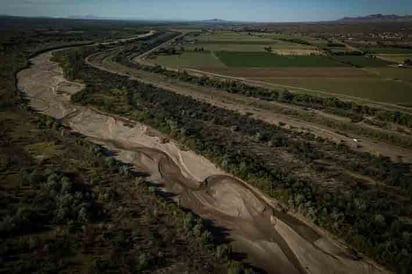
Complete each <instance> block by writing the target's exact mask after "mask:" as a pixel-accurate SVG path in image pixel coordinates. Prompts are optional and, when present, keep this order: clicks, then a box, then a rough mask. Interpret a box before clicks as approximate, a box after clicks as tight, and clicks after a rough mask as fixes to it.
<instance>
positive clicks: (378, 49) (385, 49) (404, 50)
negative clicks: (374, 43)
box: [360, 47, 412, 54]
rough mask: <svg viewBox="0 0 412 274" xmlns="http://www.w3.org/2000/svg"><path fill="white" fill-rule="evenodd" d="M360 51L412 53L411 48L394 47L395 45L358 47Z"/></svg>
mask: <svg viewBox="0 0 412 274" xmlns="http://www.w3.org/2000/svg"><path fill="white" fill-rule="evenodd" d="M360 49H361V50H362V51H368V52H371V53H382V54H407V53H411V54H412V48H410V49H408V48H395V47H364V48H360Z"/></svg>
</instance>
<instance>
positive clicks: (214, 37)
mask: <svg viewBox="0 0 412 274" xmlns="http://www.w3.org/2000/svg"><path fill="white" fill-rule="evenodd" d="M194 39H195V40H198V41H200V42H207V41H212V42H219V41H220V42H230V41H233V42H240V41H243V42H263V43H264V42H272V41H273V40H272V39H270V38H261V37H257V36H254V35H249V34H248V33H246V32H241V33H239V32H214V33H210V32H207V33H202V34H200V35H199V36H197V37H194Z"/></svg>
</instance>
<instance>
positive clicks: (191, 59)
mask: <svg viewBox="0 0 412 274" xmlns="http://www.w3.org/2000/svg"><path fill="white" fill-rule="evenodd" d="M155 62H156V63H157V64H159V65H162V66H168V67H175V68H181V67H198V66H199V64H202V66H205V67H224V64H223V63H222V62H221V61H220V60H219V59H218V58H217V57H216V56H215V55H214V54H213V53H211V52H185V53H183V54H180V55H161V56H157V57H156V60H155Z"/></svg>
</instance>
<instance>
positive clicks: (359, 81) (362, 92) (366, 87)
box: [254, 77, 412, 105]
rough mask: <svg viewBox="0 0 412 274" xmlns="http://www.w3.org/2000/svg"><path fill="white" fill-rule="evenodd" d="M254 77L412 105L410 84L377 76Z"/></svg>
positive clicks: (411, 86)
mask: <svg viewBox="0 0 412 274" xmlns="http://www.w3.org/2000/svg"><path fill="white" fill-rule="evenodd" d="M254 79H257V80H262V81H267V82H271V83H276V84H281V85H288V86H294V87H299V88H306V89H312V90H318V91H322V92H330V93H338V94H342V95H349V96H354V97H360V98H365V99H371V100H374V101H379V102H386V103H393V104H401V105H412V85H410V84H408V83H404V82H399V81H394V80H384V79H379V78H370V77H369V78H357V77H351V78H349V77H348V78H317V77H277V78H259V77H256V78H254Z"/></svg>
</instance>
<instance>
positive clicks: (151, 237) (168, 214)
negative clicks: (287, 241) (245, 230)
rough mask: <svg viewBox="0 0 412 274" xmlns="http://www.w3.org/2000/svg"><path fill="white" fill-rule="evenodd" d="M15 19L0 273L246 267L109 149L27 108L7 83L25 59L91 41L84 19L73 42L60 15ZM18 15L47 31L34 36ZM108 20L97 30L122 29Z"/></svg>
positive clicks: (1, 67) (3, 95)
mask: <svg viewBox="0 0 412 274" xmlns="http://www.w3.org/2000/svg"><path fill="white" fill-rule="evenodd" d="M10 20H11V19H10ZM14 20H17V22H20V24H23V25H24V27H19V24H17V23H13V24H12V23H10V24H11V25H12V26H13V28H9V29H8V30H7V31H6V30H2V34H4V35H2V36H0V37H1V41H0V45H1V47H0V48H1V54H0V79H1V81H0V128H1V130H0V135H1V137H0V178H1V180H0V181H1V185H0V198H1V199H0V201H1V202H0V203H1V207H0V254H1V260H0V272H2V273H58V272H64V273H136V272H139V273H140V272H143V273H151V272H153V271H161V272H163V273H177V272H178V273H184V272H187V273H215V272H216V273H228V272H229V273H250V272H251V271H249V270H248V269H245V268H244V267H243V266H242V265H241V264H240V263H238V262H235V261H231V260H230V259H229V257H230V256H231V252H230V248H228V247H227V246H226V245H225V244H224V241H225V239H217V238H214V237H213V236H212V234H211V233H210V232H209V231H208V229H207V228H206V225H205V224H204V222H203V221H202V220H201V219H199V218H197V217H196V216H193V215H192V214H191V213H190V212H185V211H184V210H183V209H181V208H179V207H178V206H177V205H176V204H175V203H173V202H172V201H169V200H167V199H164V198H161V197H160V196H158V195H157V193H156V191H155V189H154V188H152V187H149V186H148V184H146V182H145V180H144V178H143V177H141V176H142V175H141V174H139V173H136V172H135V171H134V170H132V169H131V167H129V166H126V165H124V164H122V163H120V162H118V161H116V160H115V159H114V158H112V157H111V155H112V153H110V152H108V151H106V150H104V149H103V148H101V147H99V146H97V145H94V144H92V143H90V142H89V141H88V140H86V139H84V138H83V137H82V136H77V135H75V134H73V133H71V132H70V129H68V128H66V127H64V126H63V125H62V124H61V123H60V122H58V121H55V120H54V119H52V118H50V117H45V116H43V115H40V114H37V113H35V112H34V111H32V110H31V109H30V108H29V107H28V106H27V102H26V101H25V100H24V99H23V98H22V95H21V94H20V93H19V92H18V91H17V90H16V79H15V77H16V75H15V74H16V72H17V71H18V70H20V69H22V68H24V67H25V66H27V64H28V58H29V57H30V56H32V55H33V54H36V53H38V52H41V51H44V50H46V49H48V48H56V47H60V46H62V45H67V44H72V43H73V42H82V43H84V41H90V40H91V39H94V34H90V35H88V34H87V29H88V26H86V27H85V29H83V31H84V33H83V35H84V37H85V38H84V40H81V39H80V40H78V39H77V38H76V39H75V40H72V39H71V38H68V37H67V36H65V35H62V34H61V29H58V27H55V26H54V25H59V24H64V26H67V27H68V28H69V29H70V26H69V25H70V24H69V23H68V22H66V20H63V22H61V21H59V20H51V24H50V22H48V21H47V20H46V21H47V22H48V23H47V22H45V21H41V20H40V19H39V20H40V21H41V23H39V22H38V21H37V19H32V21H30V19H22V21H19V20H18V19H13V20H12V21H13V22H14ZM27 20H29V21H30V22H33V26H39V25H40V26H41V27H42V28H43V29H47V31H50V32H51V33H54V34H53V35H52V34H49V35H48V36H47V38H36V31H32V30H30V28H29V27H27V25H26V24H25V23H27V22H28V21H27ZM7 24H9V23H7ZM16 24H17V25H16ZM99 24H100V23H99ZM112 24H114V23H106V25H103V26H102V28H103V29H111V28H115V29H117V30H118V31H119V32H120V33H119V34H118V35H121V33H122V31H121V30H122V26H123V25H122V24H120V26H117V27H116V26H115V25H112ZM0 25H1V24H0ZM14 28H17V30H15V29H14ZM55 28H56V29H58V30H56V29H55ZM20 31H24V32H25V35H24V36H22V35H21V32H20ZM129 31H130V29H128V31H126V32H123V33H122V34H123V35H128V34H129ZM99 32H100V34H99V35H100V37H104V31H103V30H102V29H100V31H99ZM108 36H110V32H109V33H108ZM27 37H33V40H30V39H27ZM78 64H81V63H80V62H78ZM66 68H67V69H68V68H69V66H67V67H66ZM67 74H68V75H70V74H72V75H75V74H76V72H75V71H72V72H67ZM207 227H210V226H209V225H208V226H207ZM217 244H219V245H217Z"/></svg>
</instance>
